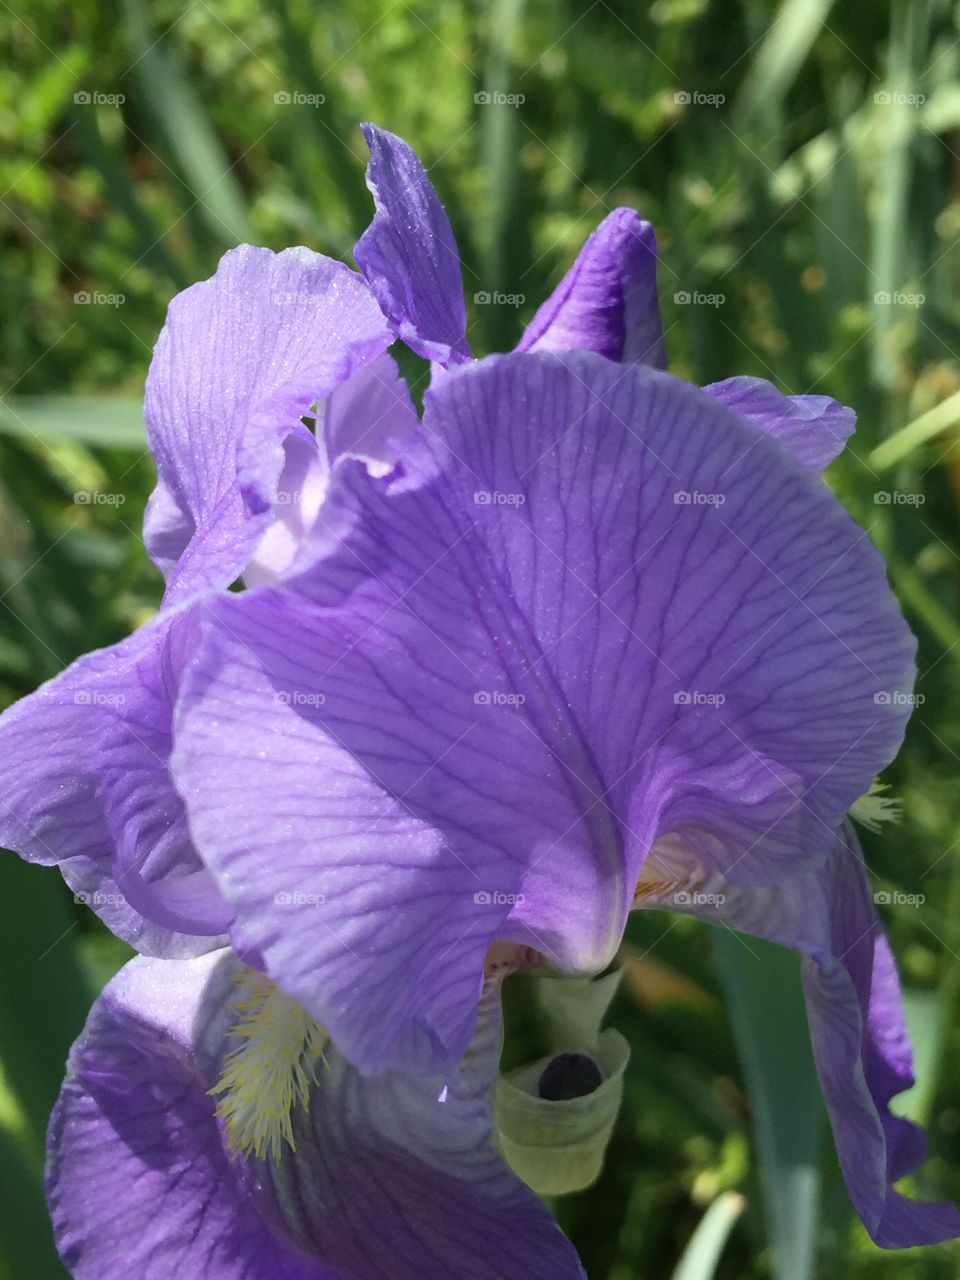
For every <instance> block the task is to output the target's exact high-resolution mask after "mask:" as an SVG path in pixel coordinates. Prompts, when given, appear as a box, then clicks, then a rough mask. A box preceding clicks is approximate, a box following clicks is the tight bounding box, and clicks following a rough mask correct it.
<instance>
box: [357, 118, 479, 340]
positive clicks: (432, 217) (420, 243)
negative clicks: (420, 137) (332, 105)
mask: <svg viewBox="0 0 960 1280" xmlns="http://www.w3.org/2000/svg"><path fill="white" fill-rule="evenodd" d="M362 128H363V136H364V137H365V138H366V140H367V146H368V147H369V148H370V162H369V164H368V166H367V186H368V187H369V188H370V191H371V192H372V193H373V198H374V201H375V202H376V208H377V212H376V216H375V217H374V219H373V222H372V223H371V224H370V226H369V227H368V228H367V230H366V231H365V232H364V233H363V235H362V236H361V237H360V239H359V240H358V241H357V245H356V248H355V249H354V257H355V258H356V260H357V264H358V266H359V267H360V270H361V271H362V272H363V274H364V275H365V276H366V278H367V281H368V282H369V284H370V287H371V289H372V290H373V292H374V293H375V294H376V296H377V300H378V301H379V303H380V306H381V307H382V308H383V312H384V315H386V316H387V318H388V319H389V320H390V322H391V324H393V325H394V327H395V328H396V331H397V336H398V337H400V338H402V339H403V341H404V342H405V343H406V344H407V346H408V347H410V348H412V350H414V351H416V352H417V353H418V354H419V355H421V356H423V357H424V359H426V360H436V361H437V362H438V363H440V364H442V365H447V364H457V363H459V362H461V361H463V360H468V359H469V358H470V347H469V345H468V343H467V338H466V333H467V309H466V304H465V303H464V300H463V280H462V277H461V274H460V252H459V250H458V249H457V242H456V240H455V238H454V234H453V228H452V227H451V226H450V219H449V218H448V217H447V214H446V211H445V210H444V207H443V205H442V204H441V203H440V200H439V197H438V196H437V193H436V191H435V190H434V189H433V184H432V183H431V181H430V178H429V177H428V175H427V171H426V169H425V168H424V167H423V165H422V164H421V162H420V160H419V159H418V158H417V155H416V153H415V152H414V151H413V150H412V149H411V148H410V147H409V146H408V145H407V144H406V143H405V142H404V141H403V140H402V139H401V138H398V137H396V135H395V134H392V133H388V132H387V130H386V129H379V128H377V126H376V125H372V124H365V125H363V126H362Z"/></svg>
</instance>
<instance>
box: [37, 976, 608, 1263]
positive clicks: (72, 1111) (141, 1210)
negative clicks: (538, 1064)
mask: <svg viewBox="0 0 960 1280" xmlns="http://www.w3.org/2000/svg"><path fill="white" fill-rule="evenodd" d="M241 969H242V967H241V966H240V965H239V964H238V962H237V960H236V958H235V957H233V955H232V954H230V953H218V954H217V955H215V956H211V957H205V958H204V959H202V960H197V961H187V962H174V961H148V960H143V959H138V960H134V961H133V962H132V963H131V964H130V965H128V966H127V967H126V968H125V969H124V970H123V971H122V972H121V974H120V975H118V977H117V978H116V979H115V980H114V981H113V982H112V983H111V984H110V985H109V986H108V987H107V989H106V991H105V992H104V994H103V996H102V997H101V998H100V1000H98V1002H97V1004H96V1005H95V1006H94V1010H93V1013H92V1015H91V1018H90V1021H89V1023H88V1025H87V1028H86V1030H85V1031H84V1033H83V1035H82V1036H81V1038H80V1040H79V1041H78V1042H77V1044H76V1046H75V1047H74V1051H73V1053H72V1055H71V1062H70V1069H69V1072H68V1077H67V1082H66V1084H65V1086H64V1090H63V1093H62V1095H61V1098H60V1101H59V1103H58V1105H57V1108H56V1111H55V1113H54V1117H53V1121H52V1124H51V1131H50V1163H49V1171H48V1188H49V1198H50V1202H51V1207H52V1210H53V1217H54V1227H55V1231H56V1236H57V1240H58V1244H59V1246H60V1249H61V1251H62V1254H63V1257H64V1260H65V1262H66V1263H67V1265H68V1266H69V1267H70V1269H71V1274H72V1275H74V1276H75V1277H76V1280H94V1278H95V1280H114V1277H116V1278H117V1280H119V1277H121V1276H123V1277H126V1276H129V1275H144V1276H151V1275H156V1276H158V1277H159V1276H167V1275H177V1274H183V1275H190V1276H193V1275H196V1276H201V1275H202V1276H204V1277H208V1276H209V1277H211V1280H261V1278H262V1280H268V1278H269V1280H447V1277H449V1276H454V1275H455V1276H458V1277H463V1280H582V1275H583V1273H582V1270H581V1268H580V1266H579V1263H578V1261H577V1258H576V1254H575V1252H574V1250H573V1247H572V1246H571V1245H570V1244H569V1242H568V1241H566V1240H565V1238H564V1237H563V1235H562V1233H561V1232H560V1230H559V1228H558V1227H557V1226H556V1224H555V1223H554V1222H553V1221H552V1219H551V1217H550V1215H549V1213H548V1212H547V1210H546V1209H545V1208H544V1207H543V1206H542V1205H541V1204H539V1202H538V1201H537V1200H536V1198H535V1197H534V1196H533V1195H532V1194H531V1193H530V1192H529V1191H528V1190H527V1189H526V1188H525V1187H524V1186H523V1185H522V1184H521V1183H520V1182H519V1180H518V1179H516V1178H515V1177H514V1176H513V1175H512V1174H510V1172H509V1171H508V1170H507V1168H506V1166H505V1165H504V1163H503V1161H502V1160H501V1159H500V1157H499V1156H498V1154H497V1153H496V1151H495V1149H494V1147H493V1143H492V1130H491V1121H490V1100H491V1092H492V1084H493V1079H494V1076H495V1073H496V1065H497V1059H498V1057H499V1049H500V1039H499V1020H498V1016H497V1009H496V992H495V991H489V994H488V998H487V1002H486V1007H485V1017H484V1020H483V1029H482V1032H481V1033H480V1034H479V1035H478V1037H477V1040H476V1042H475V1044H474V1046H473V1047H472V1049H471V1052H470V1054H469V1055H468V1056H467V1058H466V1059H465V1061H464V1063H463V1064H462V1065H461V1068H460V1071H459V1073H458V1075H457V1077H456V1078H455V1079H451V1080H450V1081H449V1082H448V1083H447V1084H446V1085H445V1083H444V1081H443V1079H430V1080H420V1079H414V1078H409V1077H407V1078H404V1077H398V1076H381V1077H379V1078H377V1079H375V1080H364V1079H363V1078H362V1077H360V1076H359V1075H358V1074H357V1072H356V1071H355V1070H354V1069H353V1068H352V1067H350V1066H349V1065H348V1064H347V1062H346V1061H345V1060H344V1059H343V1057H342V1056H341V1055H340V1054H339V1053H338V1052H337V1050H336V1049H335V1048H334V1047H332V1046H328V1048H327V1050H326V1051H325V1060H324V1063H321V1064H319V1065H318V1068H317V1071H316V1084H315V1086H314V1092H313V1095H312V1099H311V1100H310V1102H309V1103H308V1106H307V1107H306V1108H305V1107H303V1106H301V1105H299V1104H297V1106H296V1113H295V1120H294V1130H293V1136H294V1140H295V1144H296V1147H295V1151H290V1150H289V1149H287V1148H286V1147H284V1150H283V1154H282V1155H281V1156H280V1159H279V1161H278V1162H274V1161H273V1160H269V1159H265V1158H257V1157H254V1156H245V1155H243V1154H241V1153H237V1152H235V1153H233V1154H231V1155H228V1154H227V1153H226V1150H225V1146H224V1136H223V1132H222V1129H221V1126H220V1124H219V1123H218V1120H217V1117H216V1115H215V1102H214V1099H213V1097H212V1096H211V1092H210V1091H211V1089H212V1088H213V1086H214V1084H215V1082H216V1079H217V1073H218V1069H219V1066H220V1064H221V1063H222V1061H223V1057H224V1054H225V1052H226V1051H227V1050H228V1047H229V1046H230V1044H231V1043H232V1040H231V1037H230V1029H231V1016H230V1015H231V1007H232V1005H231V1001H232V999H233V998H234V993H236V992H237V991H238V990H239V988H238V986H237V981H238V978H239V977H240V976H241ZM271 1047H272V1046H271V1044H270V1043H269V1042H265V1045H264V1049H265V1051H266V1052H269V1050H270V1048H271Z"/></svg>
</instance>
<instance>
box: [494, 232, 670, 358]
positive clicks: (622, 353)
mask: <svg viewBox="0 0 960 1280" xmlns="http://www.w3.org/2000/svg"><path fill="white" fill-rule="evenodd" d="M578 349H579V350H583V351H596V352H597V354H598V355H601V356H606V357H607V359H608V360H617V361H634V360H636V361H640V362H641V363H643V364H649V365H653V366H654V367H655V368H658V369H662V368H665V367H666V362H667V359H666V351H665V349H664V345H663V324H662V322H661V319H660V300H659V297H658V294H657V240H656V236H655V235H654V231H653V227H652V226H651V225H650V223H649V222H644V221H643V219H642V218H641V217H640V216H639V214H637V213H635V212H634V210H633V209H615V210H614V211H613V213H611V214H609V215H608V216H607V217H606V218H604V220H603V222H601V223H600V225H599V227H597V229H596V231H594V232H593V234H592V235H591V236H590V238H589V239H588V240H587V242H586V244H585V245H584V246H583V248H582V249H581V250H580V253H579V255H578V257H577V260H576V262H574V264H573V266H572V267H571V268H570V270H569V271H568V272H567V274H566V275H565V276H564V277H563V279H562V280H561V281H560V283H559V284H558V285H557V287H556V289H554V291H553V293H552V294H551V295H550V297H549V298H548V299H547V300H546V302H544V303H543V305H542V306H541V307H540V309H539V310H538V311H537V314H536V315H535V316H534V317H533V319H532V320H531V321H530V324H529V325H528V326H527V330H526V333H524V335H523V338H522V339H521V341H520V345H519V346H518V348H517V350H518V351H575V350H578Z"/></svg>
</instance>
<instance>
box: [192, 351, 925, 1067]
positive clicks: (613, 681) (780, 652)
mask: <svg viewBox="0 0 960 1280" xmlns="http://www.w3.org/2000/svg"><path fill="white" fill-rule="evenodd" d="M747 449H749V464H744V465H742V466H739V467H734V468H733V469H731V463H733V462H734V461H735V460H737V459H738V458H740V457H741V456H742V455H743V452H744V450H747ZM698 491H703V492H704V493H706V494H708V495H720V496H722V497H723V499H724V502H723V505H722V506H721V505H715V504H714V505H711V504H700V503H696V502H693V501H679V500H678V497H679V496H682V495H686V497H687V498H691V497H692V496H693V495H694V494H695V493H697V492H698ZM325 529H326V532H325V538H324V540H323V541H322V542H318V544H317V549H316V554H317V560H316V563H315V565H314V566H313V567H311V568H308V569H304V570H303V572H301V573H300V574H299V575H295V576H294V577H291V578H288V579H287V580H286V582H285V584H284V589H283V591H282V592H281V591H279V590H277V589H270V588H264V589H261V590H258V591H256V592H252V593H248V594H247V595H245V596H233V597H230V598H224V599H222V600H221V601H219V602H217V604H216V605H215V606H213V607H212V610H211V612H210V613H209V614H208V619H209V624H208V626H207V627H206V630H205V633H204V640H203V642H202V644H201V646H200V649H199V652H198V653H197V656H196V661H195V663H194V664H193V665H192V666H191V670H190V675H189V679H188V682H187V684H186V686H185V689H184V693H183V698H182V703H181V707H180V712H179V720H178V725H177V732H176V739H177V751H176V754H175V761H174V769H175V776H176V778H177V781H178V785H179V787H180V789H181V791H182V793H183V794H184V796H185V798H186V800H187V806H188V811H189V815H190V822H191V827H192V829H193V831H194V833H195V835H196V837H197V839H198V841H199V843H200V845H201V846H202V848H203V849H204V856H205V860H206V862H207V865H208V866H209V867H210V869H211V870H212V872H213V874H214V875H215V877H216V878H217V880H218V883H219V884H220V887H221V890H222V892H223V893H224V896H225V897H226V898H227V899H228V900H229V901H230V903H231V905H232V906H233V907H234V909H235V911H236V912H237V918H238V922H239V923H240V924H241V925H242V927H243V928H244V930H245V931H246V932H247V935H248V936H249V939H250V941H251V942H252V943H253V944H254V945H256V946H257V947H258V949H259V950H260V951H261V952H262V954H263V956H264V958H265V963H266V965H267V970H268V972H269V973H270V974H271V976H273V977H274V978H275V979H276V980H277V981H279V982H280V983H281V985H283V986H284V987H285V988H286V989H287V990H289V991H290V992H291V994H293V995H295V996H296V997H297V998H298V999H300V1000H301V1001H302V1002H303V1003H304V1004H306V1005H307V1006H308V1007H309V1008H310V1009H311V1011H312V1012H313V1013H314V1014H315V1016H316V1017H317V1018H318V1020H319V1021H321V1022H322V1023H323V1024H324V1025H326V1026H328V1027H329V1028H330V1030H331V1033H332V1034H333V1036H334V1039H335V1040H336V1041H337V1042H338V1043H340V1044H341V1046H342V1047H343V1048H344V1051H345V1052H346V1053H348V1055H349V1056H350V1057H351V1058H352V1059H353V1060H354V1061H356V1062H357V1063H358V1064H359V1065H360V1066H361V1067H362V1068H364V1069H366V1070H378V1069H382V1068H383V1067H384V1066H387V1065H390V1064H393V1065H398V1066H403V1067H405V1068H409V1069H414V1068H416V1069H430V1068H433V1067H437V1066H438V1065H439V1064H441V1063H443V1062H444V1061H447V1062H449V1061H452V1060H454V1059H456V1058H457V1057H459V1055H460V1054H461V1053H462V1052H463V1050H464V1048H465V1046H466V1043H467V1041H468V1040H469V1037H470V1034H471V1031H472V1025H473V1018H474V1016H475V1014H474V1011H475V1002H476V997H477V993H478V991H479V977H478V975H479V973H480V970H481V963H482V956H483V955H484V954H485V952H486V948H487V946H488V945H489V944H490V943H491V942H492V941H493V940H494V939H496V938H502V939H506V940H509V941H515V942H522V943H524V944H526V945H528V946H531V947H534V948H536V949H537V950H538V951H540V952H542V953H543V954H544V955H545V956H546V957H547V958H548V960H550V961H552V962H553V963H554V964H556V965H557V966H558V967H560V968H562V969H565V970H567V971H569V972H595V971H597V970H598V969H601V968H602V967H603V966H604V965H605V964H606V963H607V962H608V961H609V959H610V957H611V956H612V954H613V952H614V951H615V949H616V946H617V944H618V942H619V939H620V936H621V933H622V928H623V924H624V920H625V916H626V912H627V910H628V909H629V906H630V904H631V901H632V894H633V888H634V885H635V884H636V881H637V878H638V875H639V870H640V866H641V864H642V862H643V859H644V858H645V856H646V854H647V852H648V850H649V848H650V846H651V845H652V843H653V842H654V840H655V839H656V838H657V836H658V835H659V834H662V833H663V832H664V831H666V830H680V831H682V833H683V835H684V837H685V839H687V841H688V842H689V843H690V845H691V847H694V848H695V849H696V850H697V852H698V854H699V856H701V857H702V858H703V859H704V860H705V861H706V862H708V863H710V864H711V865H713V866H714V867H715V868H716V869H718V870H722V871H724V872H725V873H726V874H727V875H729V876H730V877H731V878H732V879H734V880H737V881H739V882H741V883H763V882H773V881H776V880H777V879H779V878H780V877H782V876H783V875H785V874H791V873H792V872H793V871H794V870H795V869H796V867H797V866H798V865H803V864H807V865H813V864H815V863H817V862H818V861H820V860H823V859H824V858H826V857H827V855H828V854H829V851H830V849H832V846H833V833H834V831H835V830H836V827H837V824H838V823H839V821H840V820H841V818H842V816H843V814H844V813H845V812H846V810H847V809H848V808H849V806H850V804H851V803H852V802H853V800H854V799H855V798H856V797H857V796H858V795H860V794H862V792H863V791H864V790H866V788H867V787H868V786H869V784H870V780H871V779H872V778H873V776H874V775H875V773H876V772H878V770H879V769H880V768H881V767H883V765H884V764H885V763H886V762H888V761H889V759H890V758H891V757H892V755H893V754H894V753H895V751H896V748H897V746H898V744H899V741H900V737H901V734H902V731H903V724H904V721H905V719H906V715H907V710H908V708H907V707H906V706H905V701H906V700H905V699H901V698H887V699H886V700H883V699H880V700H878V699H877V693H878V691H881V690H883V689H905V688H909V684H910V679H911V674H912V655H913V642H912V638H911V637H910V635H909V633H908V631H907V629H906V627H905V625H904V623H903V620H902V618H901V617H900V615H899V612H898V610H897V608H896V604H895V601H894V599H893V597H892V595H891V593H890V592H889V588H888V587H887V585H886V580H885V576H884V571H883V566H882V562H881V561H880V558H879V556H878V555H877V553H876V552H875V551H874V550H873V549H872V548H871V547H870V545H869V542H868V540H867V539H866V536H865V535H864V534H863V532H862V531H861V530H859V529H858V528H857V527H856V526H855V525H854V524H853V523H852V521H850V519H849V517H848V516H847V515H846V514H845V513H844V512H843V510H842V509H841V508H840V507H839V505H838V504H837V503H836V502H835V500H834V499H833V498H832V496H831V495H830V494H829V492H828V491H827V490H826V488H825V487H824V486H823V485H822V484H821V483H820V481H819V480H818V479H817V478H815V477H814V476H813V475H811V474H810V473H809V471H808V470H807V469H806V468H804V467H802V466H800V465H799V463H797V462H796V461H795V460H794V459H793V458H792V457H791V455H790V454H789V453H788V452H787V451H785V450H783V449H782V448H781V447H780V446H779V445H777V444H776V443H775V442H773V441H771V440H769V439H766V438H764V437H759V438H758V437H757V435H756V431H755V429H754V428H753V427H751V426H750V424H748V423H746V422H744V421H743V420H742V419H741V418H740V417H738V416H737V415H734V414H732V413H731V412H729V411H728V410H726V409H724V408H723V407H722V406H720V405H718V404H716V403H715V401H713V400H712V399H711V398H710V397H709V396H707V395H705V394H703V393H702V392H699V391H697V390H696V389H694V388H692V387H690V386H689V385H687V384H685V383H682V382H680V381H679V380H677V379H674V378H671V377H670V376H669V375H666V374H662V373H657V372H654V371H651V370H649V369H644V368H643V367H642V366H631V367H629V368H624V367H622V366H617V365H614V364H612V363H611V362H609V361H607V360H604V359H601V358H600V357H598V356H593V355H588V354H584V353H578V354H568V355H564V356H559V357H558V356H549V355H538V354H525V355H512V356H502V357H493V358H491V359H490V360H487V361H483V362H480V363H479V364H477V365H474V366H471V367H470V368H467V369H465V370H463V371H458V372H456V373H454V374H450V375H448V377H447V378H446V379H445V380H444V382H443V383H442V384H441V385H440V387H439V388H438V389H436V390H435V391H434V392H433V393H431V395H430V397H429V400H428V408H427V418H426V423H425V431H424V434H423V436H422V437H421V438H420V440H419V442H418V443H417V446H416V448H413V447H411V448H408V450H407V452H406V454H405V456H404V459H403V463H402V466H401V467H400V468H399V469H398V472H397V473H395V474H391V475H390V476H386V477H383V478H380V479H377V478H375V477H371V476H370V475H369V474H368V472H367V471H366V469H365V468H362V467H360V466H357V465H352V464H349V463H346V464H343V465H342V466H341V467H340V468H339V469H338V470H337V471H336V473H335V476H334V483H333V484H332V485H331V490H330V493H329V495H328V499H327V503H326V506H325ZM358 992H363V993H364V994H363V998H362V999H360V1000H358V999H357V993H358Z"/></svg>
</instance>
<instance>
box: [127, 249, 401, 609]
mask: <svg viewBox="0 0 960 1280" xmlns="http://www.w3.org/2000/svg"><path fill="white" fill-rule="evenodd" d="M389 341H390V334H389V331H388V328H387V325H386V323H385V322H384V319H383V316H382V314H381V313H380V311H379V308H378V307H377V305H376V302H375V300H374V298H373V296H372V295H371V293H370V291H369V290H368V289H367V287H366V285H365V284H364V283H363V280H362V279H361V278H360V277H359V276H357V275H356V274H355V273H354V272H352V271H350V270H349V269H348V268H347V267H345V266H344V265H343V263H340V262H334V261H333V260H331V259H329V258H324V257H321V256H320V255H319V254H316V253H312V252H310V250H308V249H287V250H284V252H283V253H280V254H274V253H272V252H271V251H270V250H268V249H256V248H253V247H251V246H250V245H241V246H240V247H239V248H237V249H231V250H230V252H229V253H227V254H225V255H224V257H223V258H222V260H221V262H220V265H219V267H218V268H217V272H216V274H215V275H214V276H213V277H211V279H210V280H206V281H203V282H202V283H200V284H195V285H192V286H191V287H190V288H189V289H186V290H185V291H184V292H183V293H181V294H179V295H178V296H177V297H176V298H175V299H174V300H173V302H172V303H171V304H170V309H169V312H168V315H167V322H166V325H165V326H164V329H163V332H162V333H161V334H160V338H159V340H158V342H157V347H156V351H155V353H154V358H153V363H152V364H151V367H150V374H149V377H148V380H147V396H146V417H147V427H148V432H149V440H150V448H151V450H152V452H153V454H154V457H155V459H156V463H157V470H158V472H159V482H158V489H157V492H156V494H155V495H154V497H153V498H152V499H151V503H150V506H149V509H148V512H147V520H146V523H145V537H146V541H147V547H148V549H149V551H150V553H151V555H152V556H153V557H154V559H155V560H156V562H157V564H158V565H159V566H160V567H161V568H162V569H163V570H164V572H165V573H166V574H167V577H168V584H167V599H168V600H173V599H175V598H179V597H181V596H183V595H184V594H188V593H191V592H196V591H198V590H202V589H205V588H210V587H225V586H227V585H229V583H230V582H231V581H232V580H233V579H234V578H236V577H237V575H238V574H239V573H240V572H241V570H242V569H243V567H244V565H245V564H246V562H247V560H248V559H249V558H250V554H251V552H252V549H253V547H254V546H255V544H256V542H257V540H258V539H259V537H260V536H261V534H262V533H263V530H264V528H265V527H266V525H267V524H268V523H269V520H270V518H271V516H270V513H271V509H272V505H273V499H274V496H275V492H276V487H277V481H278V477H279V475H280V471H281V468H282V465H283V450H282V444H283V440H284V438H285V437H286V435H287V434H288V433H289V432H290V431H292V430H294V429H295V428H296V426H297V423H298V421H299V419H300V417H301V415H303V414H304V413H306V412H307V411H308V410H309V409H310V407H311V405H313V404H314V403H315V402H316V401H318V400H321V399H323V397H325V396H326V395H328V394H329V393H330V392H331V391H333V390H334V388H335V387H337V386H338V385H339V384H340V383H341V382H343V381H345V380H346V378H347V377H348V376H349V374H350V373H351V372H352V371H353V370H354V369H355V368H357V367H359V366H360V365H361V364H363V363H365V362H366V361H367V360H370V359H373V358H374V357H376V356H377V355H378V354H380V353H381V352H382V351H384V350H385V349H386V347H387V345H388V344H389Z"/></svg>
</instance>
